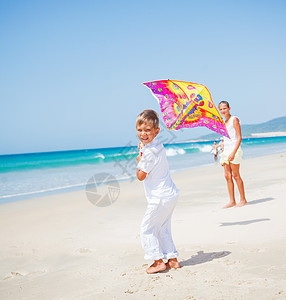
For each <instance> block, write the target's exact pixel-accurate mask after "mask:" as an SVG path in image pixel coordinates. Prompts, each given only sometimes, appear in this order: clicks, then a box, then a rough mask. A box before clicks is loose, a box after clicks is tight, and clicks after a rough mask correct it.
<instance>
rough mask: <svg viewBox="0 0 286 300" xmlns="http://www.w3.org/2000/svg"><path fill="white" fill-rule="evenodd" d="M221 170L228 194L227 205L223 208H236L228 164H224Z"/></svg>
mask: <svg viewBox="0 0 286 300" xmlns="http://www.w3.org/2000/svg"><path fill="white" fill-rule="evenodd" d="M223 168H224V176H225V179H226V183H227V189H228V194H229V198H230V201H229V203H227V204H226V205H225V206H224V207H223V208H229V207H233V206H236V202H235V197H234V184H233V180H232V168H231V166H230V164H224V165H223Z"/></svg>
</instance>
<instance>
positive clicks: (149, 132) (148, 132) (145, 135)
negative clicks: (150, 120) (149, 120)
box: [136, 123, 160, 145]
mask: <svg viewBox="0 0 286 300" xmlns="http://www.w3.org/2000/svg"><path fill="white" fill-rule="evenodd" d="M136 130H137V135H138V138H139V140H140V141H141V142H142V143H143V144H144V145H147V144H149V143H150V142H152V141H153V140H154V138H155V137H156V135H157V134H158V133H159V131H160V128H157V129H154V127H153V126H152V125H151V124H146V123H142V124H141V125H137V126H136Z"/></svg>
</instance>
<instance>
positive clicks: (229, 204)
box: [223, 202, 236, 208]
mask: <svg viewBox="0 0 286 300" xmlns="http://www.w3.org/2000/svg"><path fill="white" fill-rule="evenodd" d="M234 206H236V202H229V203H227V205H225V206H224V207H223V208H230V207H234Z"/></svg>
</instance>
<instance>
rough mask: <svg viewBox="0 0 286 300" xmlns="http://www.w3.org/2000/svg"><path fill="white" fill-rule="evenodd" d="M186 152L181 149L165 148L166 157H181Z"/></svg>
mask: <svg viewBox="0 0 286 300" xmlns="http://www.w3.org/2000/svg"><path fill="white" fill-rule="evenodd" d="M185 153H186V151H185V150H184V149H182V148H167V149H166V155H167V156H176V155H183V154H185Z"/></svg>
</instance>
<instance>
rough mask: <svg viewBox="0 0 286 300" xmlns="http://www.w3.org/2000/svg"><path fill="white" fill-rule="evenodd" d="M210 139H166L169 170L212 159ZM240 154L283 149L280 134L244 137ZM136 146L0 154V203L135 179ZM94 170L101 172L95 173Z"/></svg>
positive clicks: (249, 155)
mask: <svg viewBox="0 0 286 300" xmlns="http://www.w3.org/2000/svg"><path fill="white" fill-rule="evenodd" d="M212 145H213V141H192V142H181V143H173V144H166V145H165V149H166V153H167V157H168V161H169V166H170V170H171V173H174V172H178V171H181V170H184V169H189V168H196V167H199V166H204V165H211V164H215V163H216V164H218V163H217V162H215V161H214V157H213V155H212V154H211V149H212ZM242 149H243V152H244V156H243V158H244V159H247V158H252V157H258V156H263V155H268V154H274V153H281V152H285V151H286V137H265V138H245V139H243V141H242ZM137 155H138V149H137V147H136V146H127V147H115V148H100V149H86V150H71V151H58V152H45V153H28V154H15V155H0V186H1V189H0V204H3V203H6V202H12V201H19V200H25V199H29V198H32V197H37V196H43V195H48V194H54V193H60V192H65V191H73V190H80V189H85V188H86V185H87V183H88V182H89V181H90V179H91V178H93V177H94V176H97V178H103V179H102V181H104V183H107V181H108V180H110V181H117V182H120V181H123V180H131V181H133V180H136V176H135V170H136V165H137V164H136V157H137ZM100 175H102V176H101V177H100Z"/></svg>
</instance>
